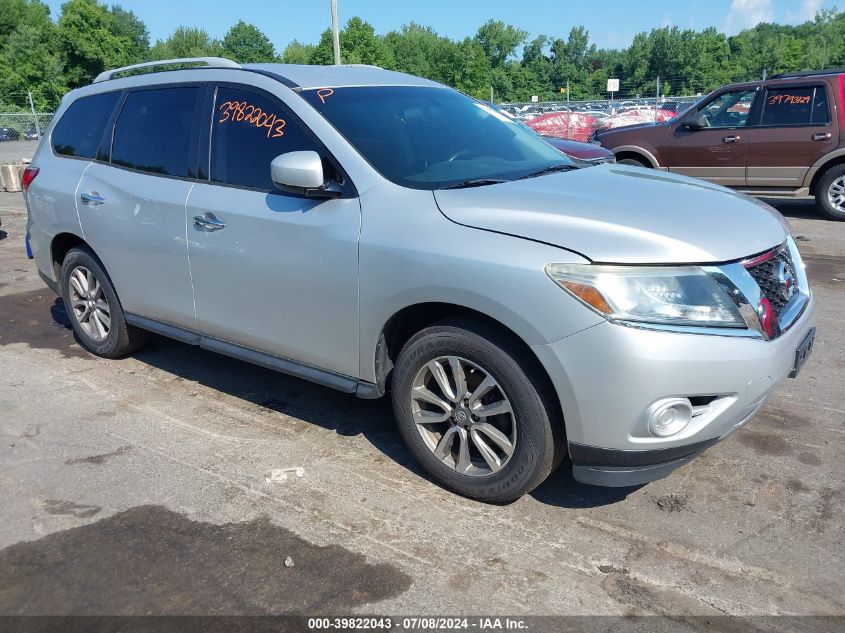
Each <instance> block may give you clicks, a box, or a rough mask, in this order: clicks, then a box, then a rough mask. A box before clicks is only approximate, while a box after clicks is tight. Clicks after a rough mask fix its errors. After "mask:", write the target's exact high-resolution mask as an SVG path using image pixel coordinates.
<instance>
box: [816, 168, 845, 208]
mask: <svg viewBox="0 0 845 633" xmlns="http://www.w3.org/2000/svg"><path fill="white" fill-rule="evenodd" d="M816 204H818V206H819V209H821V212H822V213H823V214H824V215H825V216H827V217H828V218H830V219H831V220H840V221H842V220H845V165H834V166H833V167H831V168H830V169H828V170H827V171H826V172H825V173H824V174H822V177H821V178H820V179H819V183H818V185H817V187H816Z"/></svg>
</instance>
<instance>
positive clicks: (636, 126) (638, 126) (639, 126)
mask: <svg viewBox="0 0 845 633" xmlns="http://www.w3.org/2000/svg"><path fill="white" fill-rule="evenodd" d="M605 120H607V119H605ZM670 123H672V120H669V121H647V122H646V123H631V124H630V125H619V126H617V127H600V128H598V129H597V130H596V137H598V138H601V137H602V136H604V135H605V134H611V133H613V132H630V131H632V130H643V129H647V128H652V127H665V126H667V125H669V124H670Z"/></svg>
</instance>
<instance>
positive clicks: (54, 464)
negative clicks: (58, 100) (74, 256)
mask: <svg viewBox="0 0 845 633" xmlns="http://www.w3.org/2000/svg"><path fill="white" fill-rule="evenodd" d="M781 208H782V210H783V211H784V212H785V213H787V214H788V215H789V216H790V222H791V223H792V225H793V227H794V231H795V233H796V235H798V236H799V246H800V248H801V250H802V252H803V253H804V254H805V256H806V257H807V261H808V268H809V273H810V278H811V280H812V282H813V284H814V289H815V292H816V294H817V297H818V302H819V319H820V323H819V338H818V341H817V345H816V349H815V352H814V356H813V357H812V358H811V360H810V362H809V363H808V364H807V366H806V367H805V369H804V371H803V373H802V375H801V376H800V378H799V379H797V380H793V381H789V382H788V383H787V384H784V385H783V386H782V387H780V388H779V389H778V391H777V393H776V394H775V395H774V396H773V397H772V399H771V400H770V401H769V403H768V404H767V405H766V406H765V408H764V409H763V411H762V412H761V414H760V415H759V416H758V417H757V418H756V419H755V420H754V421H753V422H752V423H750V424H749V425H748V426H747V427H746V428H745V429H743V430H742V431H740V432H739V433H737V434H736V435H735V436H733V437H731V438H730V439H728V440H727V441H725V442H723V443H722V444H720V445H718V446H716V447H714V448H712V449H710V450H709V451H707V452H706V453H705V454H704V455H703V456H701V457H700V458H699V459H697V460H695V461H694V462H692V463H691V464H689V465H687V466H685V467H684V468H682V469H680V470H679V471H677V472H676V473H675V474H673V475H672V476H671V477H670V478H669V479H666V480H663V481H660V482H656V483H654V484H651V485H648V486H645V487H641V488H637V489H626V490H607V489H599V488H591V487H587V486H583V485H579V484H577V483H575V482H573V481H572V479H571V477H570V476H569V474H568V473H567V472H566V468H565V467H564V468H561V469H560V470H559V471H558V472H557V473H555V474H554V475H553V476H552V477H551V479H550V480H549V481H548V482H546V483H545V484H544V485H543V486H542V487H540V488H539V489H538V490H536V491H535V492H534V493H533V494H531V495H530V496H527V497H525V498H524V499H522V500H520V501H519V502H517V503H514V504H512V505H508V506H504V507H497V506H489V505H483V504H480V503H475V502H473V501H469V500H466V499H463V498H460V497H457V496H455V495H453V494H450V493H448V492H445V491H443V490H442V489H440V488H439V487H437V486H436V485H434V484H433V483H431V482H430V481H429V480H428V479H427V478H426V477H425V476H424V475H423V474H422V473H421V472H420V470H419V469H418V468H417V466H416V465H415V464H414V462H413V460H412V458H411V456H410V455H409V454H408V452H407V450H406V449H405V448H404V446H403V445H402V443H401V440H400V438H399V436H398V434H397V432H396V430H395V429H394V426H393V423H392V420H391V414H390V407H389V403H388V402H387V401H377V402H368V401H362V400H356V399H355V398H354V397H351V396H346V395H343V394H339V393H335V392H332V391H330V390H327V389H324V388H321V387H318V386H314V385H311V384H308V383H306V382H302V381H299V380H296V379H292V378H288V377H285V376H282V375H279V374H275V373H272V372H270V371H267V370H263V369H259V368H256V367H252V366H249V365H246V364H243V363H240V362H238V361H234V360H231V359H228V358H224V357H221V356H216V355H213V354H211V353H208V352H205V351H202V350H198V349H196V348H191V347H188V346H185V345H182V344H179V343H175V342H172V341H168V340H165V339H158V338H157V339H155V340H154V341H153V343H152V344H151V345H150V346H149V347H148V348H146V349H145V350H143V351H142V352H140V353H138V354H137V355H136V356H135V357H132V358H126V359H122V360H116V361H109V360H101V359H95V358H93V357H91V356H89V355H87V354H86V353H84V352H83V351H82V350H81V349H80V348H79V346H78V345H77V344H76V342H75V341H74V339H73V336H72V334H71V333H70V332H69V330H68V329H67V328H68V322H67V315H66V314H65V312H64V309H63V307H62V306H61V303H60V302H59V301H58V300H57V299H56V297H55V296H54V295H52V294H51V293H50V291H49V290H47V289H46V288H45V287H44V286H43V284H42V283H41V281H40V280H39V279H38V277H37V275H36V272H35V267H34V265H33V263H32V262H30V261H28V260H26V259H25V258H24V253H23V235H24V226H25V215H24V212H23V204H22V200H21V197H20V196H19V195H13V194H0V217H2V231H4V232H5V233H0V237H2V238H3V239H0V508H2V521H0V613H7V614H8V613H147V612H152V613H253V614H261V613H283V612H290V611H292V610H295V611H300V612H312V613H313V612H318V613H325V612H326V611H328V612H331V613H338V612H342V613H351V612H377V613H388V614H397V613H405V614H408V613H417V614H419V613H427V614H460V613H470V614H473V613H474V614H481V613H485V614H490V613H499V614H506V613H507V614H514V615H519V614H649V613H663V614H667V613H668V614H673V613H674V614H677V613H685V614H701V615H719V614H744V615H748V614H787V613H790V614H816V615H821V614H839V615H842V614H845V606H844V605H843V602H845V572H843V568H845V565H843V560H842V557H843V537H845V528H843V525H845V512H844V511H843V501H845V499H844V498H843V475H845V467H843V459H842V454H843V447H845V389H843V386H842V382H843V377H844V376H845V372H844V371H843V365H845V361H843V359H845V337H843V336H842V333H841V330H840V328H841V327H842V315H843V314H845V223H842V224H837V223H833V222H828V221H825V220H822V219H820V218H819V216H818V215H817V214H816V213H815V210H814V209H813V207H812V205H806V204H791V205H785V206H782V207H781ZM6 233H7V234H6ZM297 468H299V469H301V471H300V472H297ZM288 469H289V470H288ZM271 475H272V476H271ZM288 557H290V559H291V561H295V565H294V566H286V564H285V561H286V559H287V558H288Z"/></svg>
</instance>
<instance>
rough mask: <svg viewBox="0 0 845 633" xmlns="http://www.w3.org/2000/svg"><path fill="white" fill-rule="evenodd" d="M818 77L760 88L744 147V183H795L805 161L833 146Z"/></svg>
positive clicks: (830, 122) (808, 163)
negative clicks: (813, 81)
mask: <svg viewBox="0 0 845 633" xmlns="http://www.w3.org/2000/svg"><path fill="white" fill-rule="evenodd" d="M830 99H831V95H830V94H829V92H828V89H827V86H826V84H825V83H824V82H819V83H818V84H808V83H803V84H797V85H776V86H769V87H768V88H766V89H765V94H764V95H763V98H762V107H761V108H760V112H759V114H758V115H756V118H757V119H758V120H757V121H756V122H755V123H756V125H755V129H754V143H753V144H752V145H751V146H750V147H749V150H748V186H749V187H788V188H798V187H800V186H801V185H802V183H803V182H804V176H806V175H807V172H808V171H809V169H810V166H811V165H812V164H813V163H815V162H816V161H817V160H818V159H819V158H821V157H822V156H824V155H825V154H826V153H828V152H830V151H832V150H834V149H836V148H837V146H838V145H839V134H838V132H837V129H836V128H835V127H834V125H833V117H832V116H831V114H832V113H831V110H832V108H831V107H830Z"/></svg>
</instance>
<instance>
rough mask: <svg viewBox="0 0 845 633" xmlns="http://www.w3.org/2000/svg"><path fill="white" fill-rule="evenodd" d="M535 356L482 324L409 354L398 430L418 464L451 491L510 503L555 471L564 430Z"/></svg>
mask: <svg viewBox="0 0 845 633" xmlns="http://www.w3.org/2000/svg"><path fill="white" fill-rule="evenodd" d="M529 353H530V352H527V351H526V350H523V349H522V348H520V347H519V346H518V345H516V344H514V343H513V342H512V341H511V340H510V339H509V338H508V337H506V336H503V335H502V334H501V333H500V332H498V331H497V330H496V329H494V328H491V327H487V326H486V325H485V324H482V323H472V322H455V323H454V324H453V323H450V322H444V323H442V324H438V325H434V326H432V327H429V328H426V329H424V330H422V331H421V332H419V333H417V334H416V335H415V336H414V337H413V338H412V339H411V340H410V341H408V343H407V344H406V345H405V346H404V348H403V349H402V351H401V353H400V354H399V358H398V360H397V363H396V367H395V368H394V377H393V392H392V397H393V410H394V414H395V416H396V421H397V424H398V426H399V430H400V432H401V433H402V436H403V438H404V439H405V442H406V444H407V445H408V448H409V449H410V450H411V452H412V453H413V454H414V457H416V459H417V461H418V462H419V463H420V464H421V465H422V466H423V468H425V470H426V471H427V472H428V473H429V474H430V475H431V476H432V477H434V478H435V479H436V480H437V481H438V482H439V483H441V484H442V485H444V486H445V487H447V488H449V489H451V490H454V491H455V492H458V493H460V494H463V495H465V496H467V497H471V498H474V499H478V500H480V501H487V502H492V503H507V502H510V501H514V500H516V499H518V498H519V497H521V496H522V495H524V494H526V493H527V492H530V491H531V490H532V489H534V488H535V487H536V486H538V485H539V484H540V483H541V482H542V481H543V480H544V479H545V478H546V477H547V476H548V475H549V473H550V472H551V471H552V469H553V467H554V465H555V464H556V461H555V456H556V453H557V454H559V452H560V451H561V450H562V448H561V446H562V427H561V424H560V421H559V420H558V419H557V415H556V414H555V410H556V409H555V407H554V405H553V404H552V396H551V394H550V393H549V389H548V387H547V386H546V381H545V380H544V379H543V377H542V376H541V375H540V373H539V371H538V370H537V369H535V364H536V363H534V362H532V361H531V359H530V358H528V357H526V355H527V354H529Z"/></svg>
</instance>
